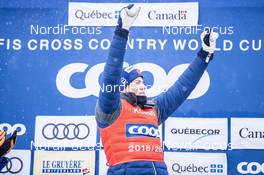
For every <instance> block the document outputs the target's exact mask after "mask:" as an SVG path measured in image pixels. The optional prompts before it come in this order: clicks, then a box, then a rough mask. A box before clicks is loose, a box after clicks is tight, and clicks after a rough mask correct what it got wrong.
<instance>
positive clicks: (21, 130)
mask: <svg viewBox="0 0 264 175" xmlns="http://www.w3.org/2000/svg"><path fill="white" fill-rule="evenodd" d="M0 130H5V131H6V134H7V135H8V134H11V133H13V132H14V131H15V130H17V135H18V136H21V135H24V134H25V133H26V131H27V128H26V126H25V125H24V124H22V123H16V124H13V125H12V124H9V123H0Z"/></svg>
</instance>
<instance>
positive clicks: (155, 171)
mask: <svg viewBox="0 0 264 175" xmlns="http://www.w3.org/2000/svg"><path fill="white" fill-rule="evenodd" d="M151 163H152V166H153V169H154V173H155V175H157V170H156V167H155V165H154V163H153V162H151Z"/></svg>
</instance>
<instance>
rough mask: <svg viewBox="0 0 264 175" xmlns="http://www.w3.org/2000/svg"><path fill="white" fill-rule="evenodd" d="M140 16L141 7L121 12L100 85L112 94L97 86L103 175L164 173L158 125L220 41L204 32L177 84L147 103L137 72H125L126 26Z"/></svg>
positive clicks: (181, 99) (184, 94)
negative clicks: (105, 174)
mask: <svg viewBox="0 0 264 175" xmlns="http://www.w3.org/2000/svg"><path fill="white" fill-rule="evenodd" d="M139 12H140V7H136V6H133V5H129V6H128V7H125V8H123V9H122V10H121V12H120V15H119V19H118V25H117V27H116V29H115V34H114V37H113V40H112V42H111V47H110V50H109V55H108V59H107V61H106V64H105V67H104V71H103V75H102V81H101V82H100V83H101V86H102V85H103V86H104V87H106V86H111V87H113V89H112V90H111V91H107V90H104V89H102V88H101V90H100V95H99V99H98V102H97V105H96V120H97V124H98V126H99V129H100V136H101V139H102V143H103V146H104V152H105V154H106V158H107V161H108V164H109V168H108V171H107V175H168V171H167V167H166V165H165V163H164V158H163V150H162V145H161V141H160V136H159V133H158V126H159V124H161V123H163V122H164V121H165V120H166V119H167V118H168V117H169V116H170V115H171V114H172V113H173V112H174V111H175V110H176V109H177V108H178V107H179V106H180V105H181V104H182V103H183V102H184V100H185V99H186V98H187V97H188V96H189V94H190V93H191V92H192V90H193V89H194V88H195V86H196V84H197V83H198V81H199V80H200V78H201V76H202V75H203V73H204V71H205V69H206V67H207V65H208V63H209V62H210V60H212V58H213V53H214V50H215V45H216V39H217V38H218V34H217V33H214V32H203V33H202V34H201V39H202V48H201V50H200V51H199V52H198V54H197V57H196V58H195V59H194V60H193V62H192V63H191V64H190V66H189V67H188V68H187V69H186V70H185V72H184V73H183V74H182V75H181V77H180V78H179V79H178V81H177V82H176V83H175V84H174V85H173V86H172V87H170V88H169V89H168V90H167V91H166V92H164V93H162V94H161V95H159V96H157V97H156V98H154V99H152V100H147V97H146V94H145V85H144V77H143V75H142V74H141V72H140V71H139V70H138V69H136V68H134V67H133V66H129V67H126V68H124V69H123V61H124V55H125V51H126V44H127V39H128V34H129V28H130V27H131V26H132V24H133V23H134V21H135V20H136V18H137V16H138V14H139ZM117 85H119V86H117ZM120 86H123V87H124V89H123V90H120Z"/></svg>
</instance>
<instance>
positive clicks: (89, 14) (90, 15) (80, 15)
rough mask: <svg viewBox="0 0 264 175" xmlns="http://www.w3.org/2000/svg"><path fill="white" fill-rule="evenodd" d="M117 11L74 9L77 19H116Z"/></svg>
mask: <svg viewBox="0 0 264 175" xmlns="http://www.w3.org/2000/svg"><path fill="white" fill-rule="evenodd" d="M118 15H119V11H117V10H116V11H115V12H104V11H99V10H92V11H85V10H76V11H75V17H76V18H77V19H81V20H86V19H117V18H118Z"/></svg>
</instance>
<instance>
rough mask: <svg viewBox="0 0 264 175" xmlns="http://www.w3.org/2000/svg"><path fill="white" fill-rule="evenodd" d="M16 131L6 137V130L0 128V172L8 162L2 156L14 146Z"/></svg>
mask: <svg viewBox="0 0 264 175" xmlns="http://www.w3.org/2000/svg"><path fill="white" fill-rule="evenodd" d="M16 137H17V131H14V132H13V134H12V136H11V137H9V138H8V139H6V132H5V131H4V130H0V173H1V170H2V169H3V168H4V167H5V166H6V164H7V163H8V159H7V158H6V157H4V156H5V155H6V154H7V153H9V151H10V150H11V149H12V148H13V147H14V145H15V143H16Z"/></svg>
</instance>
